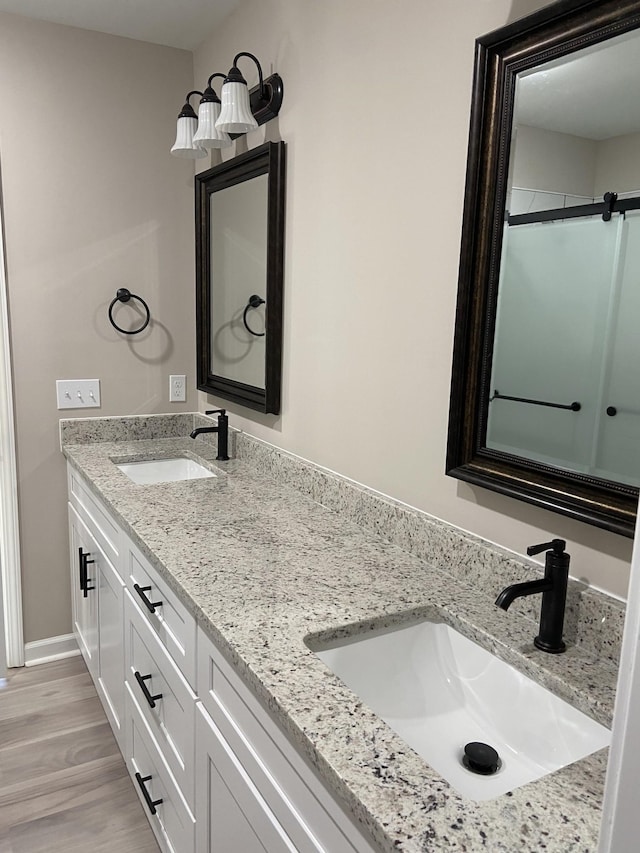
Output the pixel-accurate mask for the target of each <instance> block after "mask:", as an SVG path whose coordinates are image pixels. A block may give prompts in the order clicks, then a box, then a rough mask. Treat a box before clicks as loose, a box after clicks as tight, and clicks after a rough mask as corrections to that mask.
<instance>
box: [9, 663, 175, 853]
mask: <svg viewBox="0 0 640 853" xmlns="http://www.w3.org/2000/svg"><path fill="white" fill-rule="evenodd" d="M158 850H159V848H158V845H157V843H156V840H155V838H154V836H153V833H152V831H151V829H150V827H149V824H148V823H147V820H146V817H145V815H144V813H143V810H142V805H141V803H140V801H139V800H138V796H137V794H136V792H135V790H134V788H133V784H132V782H131V780H130V778H129V775H128V773H127V770H126V767H125V763H124V760H123V758H122V756H121V754H120V751H119V750H118V747H117V745H116V742H115V739H114V737H113V734H112V733H111V728H110V726H109V723H108V722H107V719H106V717H105V714H104V711H103V710H102V706H101V704H100V700H99V699H98V696H97V694H96V691H95V688H94V686H93V683H92V681H91V678H90V676H89V673H88V672H87V669H86V667H85V665H84V662H83V660H82V658H81V657H73V658H67V659H66V660H61V661H55V662H54V663H48V664H42V665H41V666H33V667H29V668H22V669H11V670H9V677H8V682H7V684H6V686H4V687H0V853H62V851H64V853H158Z"/></svg>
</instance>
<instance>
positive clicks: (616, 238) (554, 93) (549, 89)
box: [486, 31, 640, 485]
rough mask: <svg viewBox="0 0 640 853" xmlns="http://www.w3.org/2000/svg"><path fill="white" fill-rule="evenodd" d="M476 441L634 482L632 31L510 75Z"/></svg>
mask: <svg viewBox="0 0 640 853" xmlns="http://www.w3.org/2000/svg"><path fill="white" fill-rule="evenodd" d="M513 115H514V117H513V125H512V135H511V151H510V156H509V174H508V181H507V192H506V211H505V221H504V231H503V235H502V254H501V258H500V272H499V284H498V296H497V306H496V318H495V337H494V341H493V359H492V367H491V379H490V384H491V388H490V395H489V407H488V416H487V435H486V446H487V447H488V448H490V449H492V450H497V451H501V452H504V453H507V454H513V455H515V456H521V457H525V458H526V459H530V460H533V461H535V462H539V463H542V464H545V465H549V466H553V467H554V468H559V469H563V470H566V471H570V472H576V473H578V474H583V475H586V476H589V477H597V478H602V479H604V480H611V481H615V482H619V483H625V484H629V485H637V484H638V483H640V453H639V452H638V448H639V447H640V370H638V364H639V363H640V332H639V329H638V321H639V320H640V286H639V285H640V36H639V35H638V33H637V31H634V32H631V33H626V34H624V35H621V36H617V37H615V38H612V39H609V40H607V41H605V42H603V43H601V44H598V45H595V46H592V47H589V48H586V49H584V50H581V51H577V52H575V53H572V54H570V55H568V56H563V57H560V58H559V59H556V60H553V61H551V62H547V63H545V64H541V65H538V66H537V67H535V68H534V69H533V70H530V71H527V72H521V73H520V74H518V75H517V78H516V86H515V105H514V114H513Z"/></svg>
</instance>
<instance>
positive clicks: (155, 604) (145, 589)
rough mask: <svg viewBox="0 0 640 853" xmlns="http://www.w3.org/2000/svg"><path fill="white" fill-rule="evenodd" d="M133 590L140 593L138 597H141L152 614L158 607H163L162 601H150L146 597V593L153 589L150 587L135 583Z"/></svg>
mask: <svg viewBox="0 0 640 853" xmlns="http://www.w3.org/2000/svg"><path fill="white" fill-rule="evenodd" d="M133 588H134V589H135V591H136V592H137V593H138V595H139V596H140V598H141V599H142V601H143V602H144V606H145V607H146V608H147V610H149V611H150V612H151V613H155V612H156V607H162V602H161V601H149V599H148V598H147V596H146V595H145V592H149V590H150V589H151V587H150V586H140V584H137V583H134V585H133Z"/></svg>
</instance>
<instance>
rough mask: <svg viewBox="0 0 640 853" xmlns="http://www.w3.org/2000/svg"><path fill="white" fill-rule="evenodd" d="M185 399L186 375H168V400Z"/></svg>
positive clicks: (175, 401)
mask: <svg viewBox="0 0 640 853" xmlns="http://www.w3.org/2000/svg"><path fill="white" fill-rule="evenodd" d="M186 399H187V377H186V376H180V375H172V376H170V377H169V402H170V403H184V402H185V400H186Z"/></svg>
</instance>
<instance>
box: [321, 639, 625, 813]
mask: <svg viewBox="0 0 640 853" xmlns="http://www.w3.org/2000/svg"><path fill="white" fill-rule="evenodd" d="M340 643H341V644H340V645H338V644H337V643H336V644H335V645H334V644H331V645H330V646H329V645H328V644H327V645H324V646H323V647H322V648H320V649H318V647H317V645H316V646H315V647H314V646H313V643H312V642H310V645H311V646H312V647H314V651H315V653H316V654H317V655H318V657H320V658H321V659H322V660H323V661H324V663H325V664H326V665H327V666H328V667H329V668H330V669H331V670H332V671H333V672H334V673H335V674H336V675H337V676H338V677H339V678H341V679H342V681H343V682H344V683H345V684H346V685H347V686H348V687H349V688H350V689H351V690H352V691H353V692H354V693H356V694H357V695H358V696H359V697H360V698H361V699H362V700H363V701H364V702H365V703H366V704H367V705H368V706H369V707H370V708H371V709H372V710H373V711H375V713H376V714H377V715H378V716H379V717H382V719H383V720H384V721H385V722H386V723H387V724H388V725H389V726H390V727H391V728H392V729H393V730H394V731H395V732H396V733H397V734H398V735H400V737H401V738H402V739H403V740H404V741H405V742H406V743H407V744H409V746H411V747H412V748H413V749H414V750H415V751H416V752H417V753H419V754H420V755H421V756H422V757H423V758H424V759H425V761H426V762H427V763H428V764H430V765H431V767H433V769H434V770H436V771H437V772H438V773H440V775H441V776H444V778H445V779H446V780H447V781H448V782H449V783H450V785H452V787H453V788H455V789H456V791H458V793H460V794H462V795H463V796H465V797H468V798H469V799H472V800H477V801H482V800H490V799H493V798H494V797H498V796H500V795H501V794H505V793H506V792H507V791H511V790H513V789H514V788H517V787H519V786H520V785H524V784H526V783H527V782H532V781H534V780H535V779H539V778H540V777H542V776H545V775H546V774H547V773H551V772H553V771H554V770H557V769H559V768H560V767H564V766H565V765H567V764H571V763H573V762H574V761H577V760H578V759H580V758H584V757H585V756H586V755H589V754H591V753H592V752H595V751H596V750H598V749H601V748H602V747H605V746H608V745H609V743H610V740H611V732H610V731H609V730H608V729H606V728H605V727H604V726H602V725H600V724H599V723H597V722H595V721H594V720H592V719H591V718H590V717H588V716H586V715H585V714H583V713H582V712H581V711H578V710H576V709H575V708H573V707H572V706H571V705H569V704H568V703H567V702H564V701H563V700H562V699H560V698H558V697H557V696H555V695H554V694H552V693H551V692H550V691H549V690H547V689H545V688H544V687H541V686H540V685H539V684H536V682H534V681H532V680H531V679H530V678H527V677H526V676H524V675H522V674H521V673H519V672H518V671H517V670H516V669H514V668H513V667H512V666H510V665H509V664H507V663H504V662H503V661H501V660H499V659H498V658H496V657H495V656H494V655H492V654H491V653H490V652H488V651H486V650H485V649H483V648H481V647H480V646H478V645H477V644H476V643H474V642H472V641H471V640H469V639H467V638H466V637H464V636H463V635H462V634H460V633H459V632H457V631H455V630H454V629H453V628H451V627H450V626H449V625H446V624H444V623H441V622H420V623H419V624H413V625H410V626H407V627H402V628H396V629H393V630H386V631H380V632H374V633H373V634H367V635H366V637H363V636H362V635H360V636H356V637H355V638H352V639H350V640H347V641H345V640H344V639H342V640H340ZM474 741H479V742H481V743H485V744H489V745H490V746H491V747H493V748H494V749H495V750H497V752H498V755H499V756H500V762H501V764H500V766H499V769H498V770H497V772H495V773H494V774H493V775H478V774H477V773H474V772H472V771H471V770H468V769H467V768H466V767H465V766H463V764H462V758H463V754H464V747H465V745H466V744H467V743H470V742H474Z"/></svg>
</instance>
